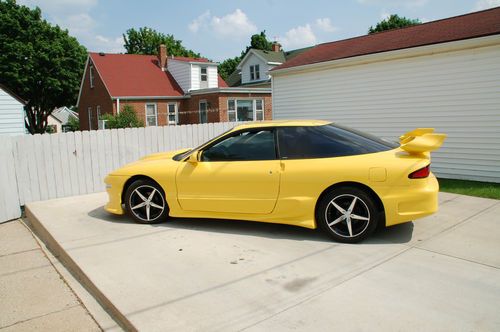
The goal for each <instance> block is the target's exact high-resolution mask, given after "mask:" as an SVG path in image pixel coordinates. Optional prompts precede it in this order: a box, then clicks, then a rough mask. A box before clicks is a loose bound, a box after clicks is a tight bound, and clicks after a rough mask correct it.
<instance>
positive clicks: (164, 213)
mask: <svg viewBox="0 0 500 332" xmlns="http://www.w3.org/2000/svg"><path fill="white" fill-rule="evenodd" d="M141 195H142V197H141ZM124 203H125V208H126V210H127V212H128V214H129V215H130V216H131V217H132V218H133V219H134V221H136V222H138V223H140V224H157V223H160V222H163V221H165V220H166V219H167V217H168V205H167V201H166V200H165V193H164V191H163V189H162V188H161V187H160V186H159V185H158V184H157V183H155V182H153V181H150V180H145V179H144V180H137V181H134V182H133V183H132V184H131V185H130V186H129V187H128V188H127V191H126V192H125V202H124ZM140 205H142V206H140ZM148 205H149V206H148ZM159 207H161V208H162V209H160V208H159ZM148 208H149V211H148ZM148 213H149V214H148Z"/></svg>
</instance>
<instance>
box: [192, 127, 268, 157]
mask: <svg viewBox="0 0 500 332" xmlns="http://www.w3.org/2000/svg"><path fill="white" fill-rule="evenodd" d="M273 159H276V148H275V144H274V134H273V131H272V130H253V131H244V132H239V133H237V134H235V135H232V136H230V137H228V138H226V139H224V140H222V141H220V142H218V143H216V144H215V145H212V146H211V147H209V148H208V149H206V150H204V151H203V152H202V154H201V161H244V160H273Z"/></svg>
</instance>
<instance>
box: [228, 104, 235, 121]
mask: <svg viewBox="0 0 500 332" xmlns="http://www.w3.org/2000/svg"><path fill="white" fill-rule="evenodd" d="M227 120H228V121H229V122H234V121H236V100H234V99H229V100H228V101H227Z"/></svg>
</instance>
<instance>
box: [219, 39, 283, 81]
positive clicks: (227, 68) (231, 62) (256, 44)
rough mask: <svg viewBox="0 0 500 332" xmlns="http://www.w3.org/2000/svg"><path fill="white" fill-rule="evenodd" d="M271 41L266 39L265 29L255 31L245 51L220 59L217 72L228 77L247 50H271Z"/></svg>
mask: <svg viewBox="0 0 500 332" xmlns="http://www.w3.org/2000/svg"><path fill="white" fill-rule="evenodd" d="M272 45H273V43H272V42H271V41H269V40H268V39H267V36H266V30H264V31H261V32H260V33H256V34H254V35H252V37H251V38H250V45H249V46H247V47H246V49H245V51H242V52H241V55H240V56H236V57H234V58H229V59H226V60H224V61H222V62H221V63H220V64H219V66H218V72H219V74H220V76H221V77H222V79H224V80H225V79H226V78H228V76H229V75H231V74H232V73H233V72H234V71H235V70H236V67H238V64H239V63H240V61H241V59H243V57H244V56H245V55H246V54H247V52H248V51H249V50H250V49H251V48H254V49H258V50H264V51H271V50H272Z"/></svg>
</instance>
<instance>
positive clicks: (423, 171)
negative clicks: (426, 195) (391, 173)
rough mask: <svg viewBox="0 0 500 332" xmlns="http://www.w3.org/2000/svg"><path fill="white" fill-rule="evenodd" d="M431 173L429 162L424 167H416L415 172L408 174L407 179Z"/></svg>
mask: <svg viewBox="0 0 500 332" xmlns="http://www.w3.org/2000/svg"><path fill="white" fill-rule="evenodd" d="M430 173H431V164H429V165H427V166H425V167H424V168H421V169H418V170H416V171H415V172H412V173H410V175H408V178H409V179H423V178H426V177H428V176H429V174H430Z"/></svg>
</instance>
